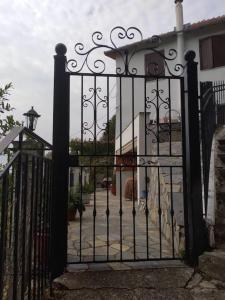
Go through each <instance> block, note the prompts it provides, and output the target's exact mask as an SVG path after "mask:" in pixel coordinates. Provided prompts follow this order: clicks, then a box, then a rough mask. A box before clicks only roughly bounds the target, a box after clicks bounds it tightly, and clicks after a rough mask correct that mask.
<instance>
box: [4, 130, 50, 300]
mask: <svg viewBox="0 0 225 300" xmlns="http://www.w3.org/2000/svg"><path fill="white" fill-rule="evenodd" d="M24 137H26V138H24ZM49 150H51V145H50V144H49V143H47V142H46V141H44V140H43V139H41V138H40V137H39V136H37V135H36V134H34V133H33V132H31V131H30V130H28V129H27V128H23V127H15V128H13V129H12V131H11V132H10V133H9V134H8V135H7V136H6V137H5V138H4V139H3V140H2V141H1V143H0V153H1V154H4V153H7V157H8V162H7V163H6V165H5V166H4V168H2V171H1V172H0V225H1V227H0V299H42V297H43V294H44V290H45V288H46V286H47V285H48V282H49V251H50V247H49V241H50V212H51V191H52V189H51V185H52V163H51V160H50V159H48V158H46V156H45V155H44V153H45V151H49Z"/></svg>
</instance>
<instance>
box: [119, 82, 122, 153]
mask: <svg viewBox="0 0 225 300" xmlns="http://www.w3.org/2000/svg"><path fill="white" fill-rule="evenodd" d="M119 80H120V99H119V101H120V155H122V78H121V77H120V78H119ZM120 159H121V157H120Z"/></svg>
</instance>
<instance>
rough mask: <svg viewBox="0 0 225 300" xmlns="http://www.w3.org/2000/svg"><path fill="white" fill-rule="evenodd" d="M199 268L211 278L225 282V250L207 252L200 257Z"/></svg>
mask: <svg viewBox="0 0 225 300" xmlns="http://www.w3.org/2000/svg"><path fill="white" fill-rule="evenodd" d="M199 270H200V272H202V273H203V274H205V275H206V276H207V277H209V278H213V279H216V280H220V281H222V282H225V251H222V250H214V251H212V252H205V253H204V254H203V255H201V256H200V257H199ZM224 299H225V294H224Z"/></svg>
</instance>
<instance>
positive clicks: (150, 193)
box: [106, 0, 225, 249]
mask: <svg viewBox="0 0 225 300" xmlns="http://www.w3.org/2000/svg"><path fill="white" fill-rule="evenodd" d="M182 2H183V0H175V11H176V26H175V27H174V30H172V31H169V32H167V33H163V34H161V35H160V36H158V37H157V38H156V37H154V36H153V37H151V38H149V39H146V40H141V41H140V42H136V43H134V44H129V45H128V46H124V47H121V48H119V51H121V52H123V51H124V53H131V56H130V57H131V59H130V61H129V72H130V74H131V75H132V72H133V71H135V72H134V73H135V74H137V75H139V77H138V76H134V77H132V76H130V78H129V76H128V77H123V76H122V77H120V78H117V103H116V108H117V110H116V142H115V154H116V155H117V156H118V157H117V162H116V163H117V165H120V166H121V167H117V169H116V189H117V194H118V195H119V194H120V195H121V194H122V196H123V197H125V198H127V197H128V196H127V193H126V188H127V187H126V185H127V184H128V182H129V181H132V182H133V185H134V186H135V188H134V189H133V190H135V193H136V195H131V197H129V198H132V197H133V198H134V199H135V200H136V199H137V200H138V204H139V206H140V205H141V201H142V200H141V199H144V201H145V199H146V200H147V199H148V200H149V202H150V203H151V204H152V207H151V208H152V212H153V215H152V217H151V218H152V219H153V220H154V219H155V222H157V220H156V219H157V217H158V209H159V207H158V206H157V204H156V202H157V200H156V199H157V197H159V195H157V193H158V192H157V190H156V189H157V187H156V185H155V184H154V182H157V181H158V182H160V183H161V186H162V190H163V191H165V193H164V196H162V195H161V197H163V198H164V200H163V201H164V202H165V205H164V206H165V215H166V214H167V210H168V209H169V207H170V205H169V203H167V202H169V201H170V200H169V197H170V196H168V195H169V194H170V190H169V188H168V186H169V184H168V182H167V178H168V177H169V174H168V171H166V168H164V170H163V168H161V169H162V170H161V171H160V174H156V171H155V170H154V168H144V167H138V166H140V165H141V159H142V156H144V155H151V156H154V155H155V156H156V157H157V154H158V156H159V155H161V154H165V156H166V155H167V151H168V142H169V141H168V140H165V141H164V143H161V144H160V147H158V149H156V147H157V145H156V144H154V139H155V135H154V130H153V128H154V124H160V127H163V124H164V125H165V126H166V124H167V125H168V124H169V122H168V120H169V119H170V123H171V122H172V123H173V124H174V125H173V126H174V127H176V128H177V129H178V130H177V129H176V130H175V131H177V133H175V138H174V140H173V141H172V149H174V150H173V151H174V152H175V153H176V154H177V155H179V154H181V153H182V146H181V144H182V142H181V128H180V127H181V126H180V125H181V101H182V99H181V95H182V91H181V90H182V86H181V85H182V81H181V80H179V78H178V77H179V76H184V78H185V68H182V67H181V66H185V60H184V56H185V53H186V52H187V51H188V50H193V51H194V52H195V54H196V58H195V61H197V62H198V82H199V93H200V82H206V81H213V82H216V81H221V80H224V78H225V55H224V53H225V16H220V17H215V18H212V19H208V20H202V21H200V22H197V23H193V24H189V23H188V24H184V22H183V7H182ZM171 49H175V50H176V52H174V51H173V50H171ZM133 53H135V55H133ZM106 55H107V56H109V57H111V58H113V59H115V60H116V68H117V70H123V68H124V60H123V57H121V56H120V55H117V52H116V51H109V52H107V53H106ZM171 74H172V75H173V77H168V78H167V76H170V75H171ZM176 76H177V77H176ZM147 99H148V100H147ZM168 99H169V101H168ZM169 102H170V107H169V108H168V103H169ZM168 126H169V125H168ZM147 127H148V131H149V132H150V134H146V128H147ZM158 127H159V126H158ZM151 128H152V129H151ZM179 128H180V129H179ZM170 130H171V128H170ZM176 135H177V136H176ZM163 151H164V152H163ZM135 155H136V157H137V158H136V162H135V163H134V165H135V166H136V167H133V168H132V167H131V168H129V167H126V161H127V158H129V156H135ZM123 158H124V160H123ZM212 158H213V155H212ZM178 161H179V159H178ZM168 162H169V160H168V159H167V160H165V159H164V160H163V159H161V158H159V157H158V158H155V159H154V161H152V163H153V164H154V163H155V164H156V165H158V166H160V165H163V164H167V163H168ZM123 165H124V166H123ZM211 175H212V176H211V179H210V180H211V181H210V184H209V185H210V187H211V188H210V197H211V204H209V207H208V209H209V210H211V212H214V205H213V204H212V202H213V201H214V190H213V189H214V172H213V162H212V163H211ZM175 176H177V177H176V180H177V182H176V183H174V184H173V189H174V190H176V193H175V194H174V199H175V198H177V201H176V202H177V204H176V208H175V210H176V216H175V217H176V219H177V225H178V227H179V226H181V227H182V226H183V220H181V219H180V218H179V215H180V213H181V212H182V211H183V208H182V204H181V202H182V199H183V195H182V193H183V190H182V171H181V170H180V171H177V173H176V174H175ZM146 178H147V179H146ZM156 178H157V179H156ZM154 179H155V180H154ZM136 185H137V188H136ZM136 191H137V192H136ZM174 201H175V200H174ZM154 203H155V206H154ZM154 210H155V215H154ZM213 214H214V213H212V214H211V215H210V213H209V214H208V215H210V216H211V218H212V219H214V215H213ZM164 219H165V220H166V217H165V218H164ZM213 221H214V220H212V222H213ZM167 224H168V222H167V220H166V221H165V224H162V227H164V229H163V232H164V234H165V235H168V236H169V235H170V233H169V231H171V228H170V227H171V226H168V228H166V227H167ZM176 228H177V227H176ZM177 235H179V236H180V229H178V230H177ZM178 244H179V241H178ZM177 249H179V245H178V246H177Z"/></svg>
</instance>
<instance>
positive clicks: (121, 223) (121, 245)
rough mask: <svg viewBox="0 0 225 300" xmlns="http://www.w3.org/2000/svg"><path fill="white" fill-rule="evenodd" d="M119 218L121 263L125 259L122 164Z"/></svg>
mask: <svg viewBox="0 0 225 300" xmlns="http://www.w3.org/2000/svg"><path fill="white" fill-rule="evenodd" d="M119 216H120V261H122V259H123V257H122V254H123V249H122V247H123V244H122V243H123V229H122V226H123V219H122V173H121V164H120V209H119Z"/></svg>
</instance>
